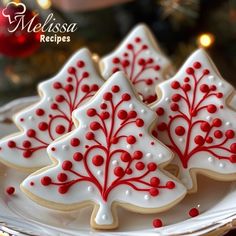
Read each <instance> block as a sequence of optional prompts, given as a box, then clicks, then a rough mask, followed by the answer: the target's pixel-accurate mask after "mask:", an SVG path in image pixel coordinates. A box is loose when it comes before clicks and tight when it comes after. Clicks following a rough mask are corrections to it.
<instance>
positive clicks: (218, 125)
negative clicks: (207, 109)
mask: <svg viewBox="0 0 236 236" xmlns="http://www.w3.org/2000/svg"><path fill="white" fill-rule="evenodd" d="M212 124H213V125H214V126H215V127H220V126H221V125H222V121H221V120H220V119H218V118H216V119H214V120H213V121H212Z"/></svg>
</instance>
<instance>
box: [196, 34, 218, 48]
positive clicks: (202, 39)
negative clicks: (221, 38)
mask: <svg viewBox="0 0 236 236" xmlns="http://www.w3.org/2000/svg"><path fill="white" fill-rule="evenodd" d="M214 41H215V37H214V35H213V34H211V33H204V34H201V35H199V37H198V44H199V46H201V47H204V48H208V47H210V46H211V45H212V44H213V43H214Z"/></svg>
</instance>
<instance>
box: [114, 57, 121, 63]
mask: <svg viewBox="0 0 236 236" xmlns="http://www.w3.org/2000/svg"><path fill="white" fill-rule="evenodd" d="M112 62H113V63H114V64H118V63H120V59H119V58H118V57H114V58H113V59H112Z"/></svg>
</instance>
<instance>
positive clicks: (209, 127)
mask: <svg viewBox="0 0 236 236" xmlns="http://www.w3.org/2000/svg"><path fill="white" fill-rule="evenodd" d="M159 88H160V89H159V91H158V92H159V93H158V94H159V95H158V96H159V97H160V101H158V102H156V104H154V105H153V107H152V108H153V109H154V110H155V111H156V113H157V114H158V116H159V118H158V123H157V125H155V127H154V129H153V132H152V133H153V135H154V136H155V137H158V139H160V140H161V141H162V142H163V143H164V144H166V145H167V146H168V147H169V148H170V149H171V150H172V151H174V152H175V158H174V160H173V162H172V164H174V165H177V166H178V169H179V178H180V179H181V181H182V182H183V183H184V184H185V185H186V187H187V188H188V190H189V192H194V191H196V190H197V184H196V174H197V173H201V174H204V175H207V176H210V177H212V178H214V179H220V180H233V179H236V123H235V118H236V112H235V110H233V109H232V108H230V107H229V106H228V103H230V100H231V98H232V95H233V92H234V88H233V87H232V86H231V85H230V84H229V83H227V82H226V81H224V80H223V78H222V77H221V75H220V74H219V72H218V71H217V69H216V67H215V65H214V64H213V62H212V61H211V59H210V58H209V57H208V56H207V54H206V53H205V52H204V51H203V50H201V49H199V50H197V51H196V52H195V53H193V54H192V55H191V56H190V57H189V58H188V60H187V61H186V63H185V64H184V65H183V67H182V68H181V69H180V71H179V72H178V73H177V74H176V75H175V76H174V77H173V78H172V79H170V80H168V81H165V82H163V83H162V84H160V85H159Z"/></svg>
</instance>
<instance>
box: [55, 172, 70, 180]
mask: <svg viewBox="0 0 236 236" xmlns="http://www.w3.org/2000/svg"><path fill="white" fill-rule="evenodd" d="M67 178H68V176H67V174H65V173H59V174H58V175H57V179H58V181H60V182H65V181H66V180H67Z"/></svg>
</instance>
